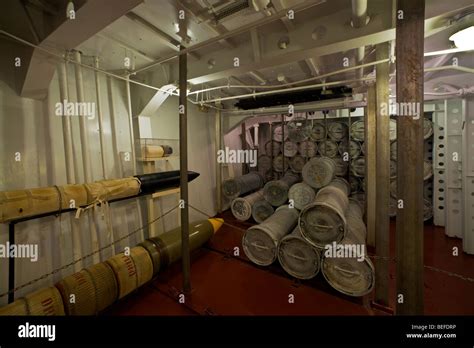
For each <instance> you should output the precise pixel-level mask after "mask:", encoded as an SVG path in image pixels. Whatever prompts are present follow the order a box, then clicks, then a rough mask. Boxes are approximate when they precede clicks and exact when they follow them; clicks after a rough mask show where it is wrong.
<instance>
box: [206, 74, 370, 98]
mask: <svg viewBox="0 0 474 348" xmlns="http://www.w3.org/2000/svg"><path fill="white" fill-rule="evenodd" d="M373 79H374V77H364V78H362V79H352V80H343V81H334V82H325V83H318V84H315V85H308V86H300V87H291V88H284V89H278V90H273V91H264V92H257V93H249V94H242V95H236V96H231V97H223V98H222V97H221V98H215V99H209V100H203V102H204V103H214V102H219V101H224V100H231V99H240V98H247V97H257V96H261V95H271V94H279V93H285V92H294V91H302V90H305V89H311V88H318V87H325V86H338V85H339V86H340V85H347V84H349V83H354V82H359V81H369V80H373Z"/></svg>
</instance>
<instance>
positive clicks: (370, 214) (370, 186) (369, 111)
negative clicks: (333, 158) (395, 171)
mask: <svg viewBox="0 0 474 348" xmlns="http://www.w3.org/2000/svg"><path fill="white" fill-rule="evenodd" d="M375 93H376V92H375V85H370V86H369V88H368V90H367V107H366V114H365V117H364V125H365V139H364V143H365V173H366V174H365V180H366V184H367V185H365V201H366V209H367V210H366V218H367V245H370V246H372V247H374V246H375V233H376V232H375V231H376V230H377V225H376V222H375V221H376V219H375V216H376V207H377V201H376V188H377V172H376V167H375V164H376V151H377V143H376V135H375V132H376V123H377V103H376V95H375ZM376 279H377V282H378V278H376Z"/></svg>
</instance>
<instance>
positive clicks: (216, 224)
mask: <svg viewBox="0 0 474 348" xmlns="http://www.w3.org/2000/svg"><path fill="white" fill-rule="evenodd" d="M208 220H209V222H210V223H211V224H212V228H213V229H214V233H216V232H217V231H218V230H219V228H221V226H222V224H223V223H224V219H221V218H212V219H208Z"/></svg>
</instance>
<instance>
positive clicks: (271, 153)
mask: <svg viewBox="0 0 474 348" xmlns="http://www.w3.org/2000/svg"><path fill="white" fill-rule="evenodd" d="M269 126H270V145H271V146H270V147H271V150H270V162H271V164H272V167H271V168H272V180H273V179H275V170H274V169H275V168H274V167H273V123H272V122H271V121H270V122H269ZM266 155H268V154H266ZM265 180H266V178H265Z"/></svg>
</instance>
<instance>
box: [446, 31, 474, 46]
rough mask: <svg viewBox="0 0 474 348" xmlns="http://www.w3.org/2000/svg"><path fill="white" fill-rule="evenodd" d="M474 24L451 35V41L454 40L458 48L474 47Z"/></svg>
mask: <svg viewBox="0 0 474 348" xmlns="http://www.w3.org/2000/svg"><path fill="white" fill-rule="evenodd" d="M473 36H474V26H470V27H468V28H465V29H463V30H460V31H458V32H457V33H455V34H453V35H451V36H450V37H449V40H450V41H454V44H455V45H456V47H457V48H460V49H465V50H473V49H474V40H473Z"/></svg>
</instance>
